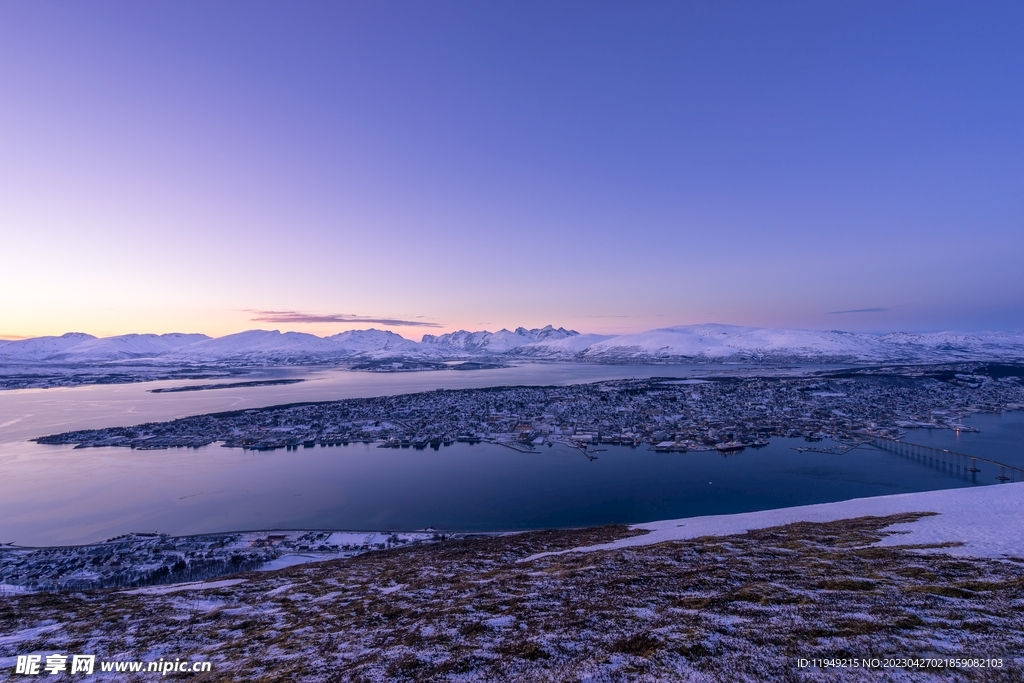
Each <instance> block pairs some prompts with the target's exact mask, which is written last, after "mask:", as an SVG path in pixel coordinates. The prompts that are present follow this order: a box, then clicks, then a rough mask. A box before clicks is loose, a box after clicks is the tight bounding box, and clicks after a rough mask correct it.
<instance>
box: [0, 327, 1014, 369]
mask: <svg viewBox="0 0 1024 683" xmlns="http://www.w3.org/2000/svg"><path fill="white" fill-rule="evenodd" d="M392 358H393V359H418V360H426V361H446V360H460V359H463V360H464V359H479V358H488V359H517V358H519V359H535V360H561V361H576V362H596V363H622V362H633V363H649V362H668V361H678V362H738V361H742V362H863V363H938V362H955V361H987V360H999V361H1021V360H1024V334H1010V333H971V334H966V333H959V332H936V333H926V334H919V333H909V332H899V333H892V334H885V335H875V334H857V333H852V332H839V331H828V332H823V331H814V330H792V329H771V328H757V327H738V326H733V325H715V324H708V325H684V326H679V327H666V328H662V329H657V330H650V331H647V332H641V333H638V334H627V335H620V336H614V337H613V336H605V335H597V334H580V333H579V332H576V331H575V330H566V329H564V328H561V327H558V328H556V327H552V326H551V325H548V326H547V327H543V328H535V329H530V330H528V329H525V328H523V327H520V328H517V329H516V330H515V331H509V330H506V329H502V330H498V331H497V332H488V331H479V332H470V331H466V330H459V331H458V332H450V333H448V334H442V335H436V336H435V335H430V334H428V335H424V336H423V340H422V341H420V342H415V341H412V340H410V339H405V338H404V337H402V336H400V335H398V334H395V333H394V332H388V331H386V330H376V329H370V330H354V331H349V332H342V333H340V334H336V335H333V336H329V337H318V336H316V335H312V334H306V333H303V332H284V333H282V332H280V331H278V330H270V331H268V330H249V331H247V332H240V333H238V334H231V335H227V336H225V337H219V338H216V339H211V338H210V337H207V336H205V335H201V334H164V335H154V334H129V335H121V336H117V337H106V338H103V339H98V338H96V337H93V336H92V335H88V334H81V333H68V334H65V335H63V336H60V337H38V338H35V339H23V340H18V341H9V342H4V343H0V366H3V365H8V366H10V365H25V364H30V365H40V364H52V365H68V364H78V365H84V364H90V363H93V364H97V363H109V362H124V361H145V362H154V363H160V364H173V365H183V364H184V365H195V364H209V363H213V364H228V365H230V364H241V365H247V364H253V363H258V364H267V363H274V364H284V365H302V364H309V363H345V362H354V361H366V360H382V359H392Z"/></svg>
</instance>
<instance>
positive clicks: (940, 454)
mask: <svg viewBox="0 0 1024 683" xmlns="http://www.w3.org/2000/svg"><path fill="white" fill-rule="evenodd" d="M869 443H870V444H871V445H872V446H875V447H876V448H881V449H882V450H886V451H891V452H893V453H898V454H899V455H903V456H906V457H908V458H913V459H915V460H919V461H922V462H927V463H928V464H930V465H934V466H936V467H942V468H943V469H949V470H951V471H953V470H955V471H956V472H957V473H960V472H965V473H966V472H970V473H972V474H977V473H978V472H980V471H981V470H980V469H979V468H978V463H979V462H981V463H987V464H989V465H994V466H996V467H998V468H999V474H997V475H996V479H998V480H999V481H1001V482H1014V481H1024V469H1022V468H1020V467H1015V466H1013V465H1007V464H1006V463H1004V462H999V461H998V460H990V459H989V458H979V457H978V456H976V455H967V454H966V453H957V452H956V451H950V450H947V449H945V448H933V447H931V446H921V445H919V444H916V443H907V442H906V441H897V440H896V439H889V438H887V437H884V436H872V437H871V439H870V441H869Z"/></svg>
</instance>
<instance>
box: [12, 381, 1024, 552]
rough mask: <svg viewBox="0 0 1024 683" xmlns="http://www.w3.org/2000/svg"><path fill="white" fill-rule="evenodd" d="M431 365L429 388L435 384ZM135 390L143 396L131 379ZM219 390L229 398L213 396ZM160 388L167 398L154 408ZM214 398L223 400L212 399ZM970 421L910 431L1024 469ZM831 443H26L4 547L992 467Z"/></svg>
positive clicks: (904, 479) (472, 515) (824, 486)
mask: <svg viewBox="0 0 1024 683" xmlns="http://www.w3.org/2000/svg"><path fill="white" fill-rule="evenodd" d="M667 369H668V368H667V367H666V366H660V367H657V368H655V369H654V371H653V372H651V374H652V375H657V376H671V374H670V372H666V370H667ZM680 371H681V370H680ZM620 372H626V371H625V370H622V369H621V368H620ZM409 374H412V373H409ZM418 374H420V373H418ZM422 374H426V373H422ZM431 374H432V375H434V378H432V379H433V382H438V380H443V379H444V378H442V377H438V376H437V374H438V373H431ZM443 374H444V375H456V374H457V375H460V376H461V375H463V374H471V373H443ZM508 376H509V375H505V377H508ZM625 376H634V375H632V374H626V375H625ZM361 381H362V380H361ZM416 381H422V378H418V379H416ZM459 381H465V380H461V379H459ZM474 381H476V380H474ZM567 381H573V379H572V378H569V379H568V380H567ZM575 381H581V380H580V379H575ZM502 383H520V382H515V381H513V382H502ZM521 383H526V382H521ZM551 383H555V382H551ZM164 384H166V383H164ZM307 384H309V383H307ZM154 386H156V384H155V383H154V384H150V385H147V387H146V388H153V387H154ZM295 386H303V385H293V386H292V387H282V389H285V390H286V391H284V392H273V393H269V394H268V392H267V391H266V390H265V389H263V388H250V389H238V390H234V389H231V390H228V389H225V390H218V391H212V392H189V393H185V394H148V395H138V394H136V398H138V399H139V404H140V405H141V406H142V407H141V408H140V407H137V408H136V409H135V410H133V411H130V412H125V411H126V406H127V405H128V404H129V403H131V401H130V400H128V398H127V397H126V396H127V393H121V394H120V395H121V396H122V398H121V399H117V398H116V396H118V395H119V392H126V389H127V388H126V387H123V386H122V387H120V388H117V387H102V388H100V389H104V390H108V391H96V392H89V391H84V390H78V389H76V390H59V391H70V392H80V394H82V395H86V396H89V397H90V398H89V399H85V398H82V399H79V400H76V401H70V400H65V399H59V398H56V397H55V395H54V394H51V395H50V396H51V397H50V398H47V399H46V400H48V401H50V402H51V403H50V405H52V406H56V407H55V408H53V410H51V411H50V412H49V413H48V414H46V415H45V416H43V417H40V415H41V413H43V412H45V411H39V410H38V409H39V407H40V406H42V405H43V400H42V398H40V397H37V399H36V401H35V402H34V403H32V404H23V407H24V405H32V406H34V407H35V408H36V409H37V411H36V413H35V414H34V415H32V418H31V419H32V424H34V425H36V427H38V426H39V425H40V424H42V423H44V422H45V423H47V424H48V427H47V428H46V429H44V430H41V431H40V430H38V429H36V431H35V432H34V433H32V434H31V436H36V435H39V434H40V433H50V432H53V431H60V430H62V429H68V428H70V427H66V426H63V425H66V424H69V423H77V422H79V421H81V420H83V419H85V418H83V417H82V413H85V414H87V415H88V416H89V417H88V421H89V422H90V424H89V425H88V426H107V425H110V424H117V423H121V424H129V423H138V422H142V421H145V420H147V419H167V418H168V417H173V416H175V415H174V414H173V413H175V412H176V413H177V414H194V413H196V412H206V411H207V410H216V409H225V408H224V407H223V404H224V403H229V404H230V403H232V402H235V403H237V402H243V403H245V404H249V403H250V402H254V401H257V400H259V399H258V398H255V397H254V394H249V395H248V396H245V395H243V394H244V392H246V391H252V390H253V389H258V390H259V392H260V393H261V395H262V398H263V399H267V402H268V403H271V404H273V403H281V402H287V401H290V400H296V399H295V398H292V397H291V396H289V397H288V398H282V395H283V394H287V393H288V392H287V390H290V389H292V388H293V387H295ZM378 386H379V385H378ZM434 386H438V384H434ZM130 388H131V389H134V390H135V391H136V392H138V391H139V390H140V388H141V386H140V385H132V386H131V387H130ZM427 388H434V387H433V386H432V387H427ZM83 389H84V388H83ZM111 389H113V390H114V391H109V390H111ZM266 389H279V388H278V387H269V388H266ZM47 391H54V390H47ZM220 392H231V393H233V394H234V396H215V397H213V399H211V398H209V396H208V395H211V394H218V393H220ZM37 393H40V392H37ZM380 393H383V392H380ZM44 396H45V393H44ZM111 396H114V398H112V397H111ZM168 396H170V397H172V398H174V399H177V400H178V402H177V403H171V404H166V403H163V401H164V399H165V398H166V397H168ZM149 397H153V400H152V402H148V401H149V400H150V399H149ZM195 397H198V398H200V399H202V400H201V401H199V403H200V404H201V407H199V408H198V409H192V410H189V409H188V406H189V405H191V406H193V407H194V406H195V404H194V403H193V398H195ZM334 397H337V396H334ZM4 398H8V397H6V396H5V397H4ZM211 400H213V401H216V402H219V403H221V404H222V405H221V406H219V407H210V401H211ZM305 400H309V399H305ZM76 404H77V405H78V406H80V407H81V410H80V411H79V410H78V409H76V407H75V405H76ZM266 404H267V403H263V405H266ZM0 405H3V404H2V403H0ZM6 405H7V407H8V408H9V407H10V406H11V405H12V403H8V404H6ZM67 411H70V412H71V413H72V414H67ZM28 412H30V411H23V414H25V413H28ZM167 413H172V414H167ZM10 415H11V413H9V412H4V413H0V418H2V419H0V425H2V424H4V423H5V422H10V420H12V419H15V418H12V417H10ZM132 415H134V416H136V417H135V418H134V419H131V416H132ZM126 420H127V421H126ZM24 421H25V420H22V421H20V422H17V423H15V424H14V425H7V427H8V428H10V427H14V426H17V425H21V424H22V422H24ZM94 421H95V422H94ZM965 422H966V423H967V424H970V425H974V426H976V427H978V428H979V429H981V430H982V431H981V432H980V433H962V434H960V435H959V437H958V436H957V435H955V434H954V433H952V432H949V431H939V430H917V431H914V432H912V433H911V434H910V436H909V437H908V438H907V440H908V441H912V442H915V443H922V444H930V445H935V446H938V447H941V448H950V450H958V451H961V452H966V453H970V454H974V455H979V456H983V457H989V458H992V459H996V460H1001V461H1003V462H1008V463H1011V464H1018V465H1024V452H1022V451H1024V414H1022V413H1005V414H1002V415H977V416H973V417H971V418H968V419H967V420H966V421H965ZM0 435H2V432H0ZM4 440H5V441H8V440H7V439H4ZM950 440H952V441H951V442H950V443H947V441H950ZM829 445H833V444H829V443H828V442H823V443H819V444H811V443H807V442H805V441H803V440H800V439H781V438H779V439H772V442H771V444H770V445H769V446H767V447H765V448H763V449H757V450H753V449H747V450H745V451H742V452H739V453H735V454H730V455H728V456H723V455H722V454H719V453H717V452H691V453H672V454H669V453H655V452H653V451H649V450H647V449H646V447H640V448H636V449H632V448H626V447H615V446H608V447H604V448H605V449H604V450H602V451H599V452H597V453H596V455H597V456H598V457H597V459H596V460H593V461H591V460H589V459H588V458H587V457H586V456H584V455H583V454H582V453H581V452H579V451H578V450H575V449H572V448H568V447H564V446H554V447H550V448H549V447H546V446H545V447H542V448H540V449H539V450H538V452H536V453H519V452H517V451H513V450H511V449H509V448H505V447H502V446H496V445H490V444H476V445H469V444H454V445H452V446H450V447H442V448H441V449H440V450H438V451H434V450H431V449H426V450H422V451H418V450H415V449H411V448H410V449H380V448H376V447H374V446H371V445H366V444H353V445H349V446H346V447H330V448H323V447H316V448H308V449H305V448H300V449H299V450H297V451H282V450H278V451H272V452H259V453H254V452H249V451H242V450H239V449H227V448H221V447H219V446H216V445H211V446H206V447H204V448H200V449H171V450H166V451H130V450H126V449H114V448H106V449H73V448H71V447H67V446H40V445H37V444H32V443H27V442H25V441H24V440H23V439H21V440H16V441H13V442H11V441H8V442H7V443H3V444H0V542H15V543H18V544H21V545H52V544H64V543H69V544H70V543H85V542H91V541H96V540H102V539H105V538H109V537H111V536H115V535H117V534H120V533H125V532H128V531H161V532H166V533H171V534H189V533H201V532H214V531H232V530H242V529H270V528H330V529H376V530H383V529H395V530H411V529H422V528H425V527H428V526H433V527H436V528H438V529H452V530H467V531H472V530H478V531H484V530H508V529H529V528H543V527H565V526H585V525H595V524H606V523H611V522H617V523H632V522H642V521H650V520H655V519H670V518H679V517H687V516H695V515H707V514H725V513H732V512H746V511H752V510H760V509H770V508H777V507H787V506H792V505H805V504H811V503H821V502H830V501H837V500H845V499H849V498H858V497H864V496H875V495H886V494H892V493H903V492H911V491H924V490H933V489H940V488H952V487H960V486H974V485H980V484H990V483H995V481H996V480H995V475H996V474H997V473H998V472H997V471H996V470H994V469H992V468H990V467H986V466H982V467H981V470H982V471H981V472H979V473H977V474H976V475H964V474H962V473H961V474H960V475H957V474H956V473H951V472H948V471H943V470H940V469H936V468H933V467H929V466H928V465H926V464H922V463H920V462H916V461H912V460H908V459H906V458H903V457H901V456H899V455H896V454H893V453H888V452H883V451H878V450H875V449H871V448H860V449H857V450H854V451H851V452H849V453H846V454H844V455H833V454H825V453H814V452H798V451H796V450H793V449H794V448H796V447H808V446H819V447H822V446H829Z"/></svg>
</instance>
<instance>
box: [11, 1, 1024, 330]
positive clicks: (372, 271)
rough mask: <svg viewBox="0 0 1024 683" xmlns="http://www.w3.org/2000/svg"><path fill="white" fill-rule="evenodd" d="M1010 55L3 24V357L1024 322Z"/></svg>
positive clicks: (971, 42)
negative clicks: (32, 344) (302, 340)
mask: <svg viewBox="0 0 1024 683" xmlns="http://www.w3.org/2000/svg"><path fill="white" fill-rule="evenodd" d="M1022 35H1024V3H1020V2H1006V3H1000V2H987V3H968V2H961V3H947V2H935V1H928V2H920V3H910V2H890V1H886V2H877V3H873V2H850V3H837V2H829V3H822V2H806V3H785V2H776V3H764V2H749V3H733V2H707V3H683V2H668V3H657V2H645V3H627V2H619V3H600V2H592V1H587V2H579V3H572V2H558V3H551V2H536V3H530V2H523V1H521V0H517V1H516V2H435V3H425V2H417V3H411V2H410V3H379V2H374V3H369V2H367V3H342V2H323V3H312V2H307V3H286V2H278V3H263V2H249V1H247V2H216V3H209V2H187V1H186V2H148V3H138V2H89V3H82V2H63V3H62V2H46V3H32V2H7V3H3V4H2V5H0V230H2V242H0V243H2V245H3V247H2V250H0V253H2V255H3V287H2V288H0V335H7V336H15V335H23V336H28V335H40V334H55V333H56V334H59V333H62V332H65V331H68V330H80V331H84V332H91V333H93V334H99V335H106V334H118V333H124V332H168V331H183V332H191V331H197V332H206V333H208V334H225V333H228V332H234V331H238V330H242V329H248V328H253V327H264V328H274V327H276V328H280V329H296V330H304V331H310V332H315V333H319V334H324V333H333V332H338V331H341V330H344V329H351V328H365V327H369V326H371V325H372V326H376V327H388V328H389V329H393V330H395V331H398V332H400V333H402V334H404V335H406V336H410V337H413V338H417V339H418V338H419V335H420V334H422V333H423V332H438V331H445V330H450V329H457V328H470V329H479V328H488V329H495V328H499V327H502V326H508V327H512V326H517V325H526V326H538V325H543V324H546V323H553V324H555V325H564V326H567V327H574V328H576V329H579V330H583V331H590V332H609V333H615V332H626V331H638V330H643V329H649V328H652V327H663V326H668V325H673V324H685V323H698V322H724V323H736V324H749V325H762V326H789V327H807V328H824V329H849V330H864V331H891V330H938V329H961V330H979V329H992V330H996V329H1002V330H1010V329H1022V328H1024V267H1022V264H1024V124H1022V121H1024V106H1022V105H1024V40H1022V39H1021V36H1022ZM369 321H372V322H369ZM407 323H416V325H407Z"/></svg>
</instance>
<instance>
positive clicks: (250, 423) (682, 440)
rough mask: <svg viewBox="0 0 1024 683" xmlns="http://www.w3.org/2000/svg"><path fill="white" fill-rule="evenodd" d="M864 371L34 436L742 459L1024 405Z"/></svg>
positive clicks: (933, 380)
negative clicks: (609, 447)
mask: <svg viewBox="0 0 1024 683" xmlns="http://www.w3.org/2000/svg"><path fill="white" fill-rule="evenodd" d="M1007 367H1009V366H985V365H971V366H965V365H960V366H934V367H931V368H923V369H922V368H921V367H920V366H915V367H909V368H889V369H878V368H874V369H862V370H847V371H841V372H833V373H819V374H817V375H815V376H811V377H806V376H804V377H772V378H764V377H753V378H750V377H746V378H717V379H665V378H661V379H659V378H655V379H642V380H615V381H606V382H598V383H594V384H577V385H568V386H539V387H532V386H531V387H526V386H516V387H495V388H486V389H465V390H437V391H430V392H423V393H416V394H405V395H399V396H383V397H376V398H360V399H345V400H339V401H329V402H320V403H303V404H290V405H280V406H271V407H267V408H257V409H250V410H243V411H234V412H225V413H215V414H208V415H198V416H193V417H186V418H181V419H177V420H172V421H168V422H159V423H147V424H141V425H137V426H134V427H112V428H107V429H96V430H83V431H74V432H66V433H63V434H57V435H52V436H45V437H40V438H38V439H36V441H38V442H39V443H42V444H73V445H75V446H77V447H79V448H86V447H101V446H118V447H128V448H133V449H165V448H180V447H192V448H198V447H201V446H206V445H209V444H213V443H221V444H222V445H223V446H225V447H229V448H244V449H250V450H258V451H265V450H274V449H286V450H293V449H298V448H312V447H317V446H320V447H329V446H338V445H346V444H348V443H351V442H366V443H378V444H379V445H380V446H381V447H394V448H408V447H412V448H418V449H425V448H427V447H431V448H434V449H438V448H440V446H442V445H449V444H451V443H454V442H458V441H463V442H471V443H475V442H481V441H487V442H491V443H496V444H502V445H506V446H509V447H512V448H516V449H519V450H527V451H530V450H534V449H536V448H538V447H541V446H544V445H553V444H556V443H561V444H565V445H569V446H575V447H579V448H583V449H586V447H587V446H588V445H591V444H620V445H627V446H634V447H635V446H640V445H641V444H648V445H649V446H650V447H652V448H656V449H661V450H674V451H686V450H710V449H718V450H722V451H729V450H738V449H741V448H744V447H746V446H758V445H763V444H766V443H767V440H768V439H770V438H771V437H803V438H806V439H808V440H812V441H817V440H822V439H826V438H829V439H834V440H838V441H854V442H858V441H863V440H865V439H870V438H872V437H879V436H881V437H889V438H899V437H900V436H901V435H902V434H904V433H905V430H907V429H913V428H929V429H934V428H939V429H954V430H971V429H972V428H971V427H970V426H969V425H967V424H964V423H963V421H962V418H963V417H964V416H965V415H968V414H970V413H976V412H986V411H988V412H992V411H1002V410H1015V409H1021V408H1024V382H1022V377H1021V375H1022V372H1021V370H1020V368H1017V367H1016V366H1013V367H1010V370H1009V371H1008V370H1007V369H1006V368H1007Z"/></svg>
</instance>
